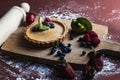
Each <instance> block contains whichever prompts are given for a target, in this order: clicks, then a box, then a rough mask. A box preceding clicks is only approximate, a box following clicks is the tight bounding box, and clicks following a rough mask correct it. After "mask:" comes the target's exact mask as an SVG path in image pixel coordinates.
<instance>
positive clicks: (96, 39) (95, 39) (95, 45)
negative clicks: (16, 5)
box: [91, 37, 100, 47]
mask: <svg viewBox="0 0 120 80" xmlns="http://www.w3.org/2000/svg"><path fill="white" fill-rule="evenodd" d="M99 44H100V39H98V37H94V38H92V42H91V45H92V46H93V47H97V46H98V45H99Z"/></svg>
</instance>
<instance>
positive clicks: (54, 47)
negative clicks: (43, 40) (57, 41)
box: [50, 46, 57, 54]
mask: <svg viewBox="0 0 120 80" xmlns="http://www.w3.org/2000/svg"><path fill="white" fill-rule="evenodd" d="M56 50H57V46H53V47H52V49H51V52H50V54H54V53H55V52H56Z"/></svg>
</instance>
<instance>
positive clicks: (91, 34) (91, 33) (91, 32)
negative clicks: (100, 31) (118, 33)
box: [88, 31, 98, 38]
mask: <svg viewBox="0 0 120 80" xmlns="http://www.w3.org/2000/svg"><path fill="white" fill-rule="evenodd" d="M88 34H89V35H90V37H91V38H93V37H98V35H97V33H95V32H94V31H90V32H89V33H88Z"/></svg>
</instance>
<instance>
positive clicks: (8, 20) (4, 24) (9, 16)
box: [0, 3, 30, 46]
mask: <svg viewBox="0 0 120 80" xmlns="http://www.w3.org/2000/svg"><path fill="white" fill-rule="evenodd" d="M29 11H30V6H29V4H28V3H21V6H20V7H19V6H13V7H12V8H11V9H10V10H9V11H8V12H7V13H6V14H5V15H4V16H3V17H2V18H1V19H0V46H1V45H2V44H3V43H4V42H5V41H6V40H7V38H8V37H9V36H10V35H11V34H12V33H13V32H15V31H16V29H17V28H18V26H19V25H20V23H21V22H22V21H25V19H26V13H27V12H29Z"/></svg>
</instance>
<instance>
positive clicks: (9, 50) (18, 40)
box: [1, 20, 120, 65]
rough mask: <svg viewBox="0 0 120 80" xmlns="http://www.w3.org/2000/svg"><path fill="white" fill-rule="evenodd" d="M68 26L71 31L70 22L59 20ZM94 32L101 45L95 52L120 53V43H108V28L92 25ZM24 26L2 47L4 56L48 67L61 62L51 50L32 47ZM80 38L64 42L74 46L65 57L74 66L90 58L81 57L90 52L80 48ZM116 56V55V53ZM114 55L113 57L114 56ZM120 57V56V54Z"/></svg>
mask: <svg viewBox="0 0 120 80" xmlns="http://www.w3.org/2000/svg"><path fill="white" fill-rule="evenodd" d="M59 21H62V22H64V23H65V24H66V26H67V27H68V28H69V29H70V24H71V21H70V20H59ZM92 25H93V30H94V31H95V32H96V33H97V34H98V36H99V38H100V40H101V43H100V45H99V46H98V47H97V48H96V49H95V50H101V49H110V50H113V51H120V44H119V43H112V42H109V41H107V40H106V39H105V38H106V35H107V33H108V27H107V26H103V25H98V24H94V23H93V24H92ZM25 28H26V27H24V26H21V27H19V28H18V29H17V30H16V32H14V33H13V34H12V35H11V36H10V37H9V38H8V39H7V40H6V42H5V43H4V44H3V45H2V47H1V50H2V51H3V54H7V55H10V56H12V57H20V58H24V56H25V57H27V58H29V59H31V60H32V59H34V61H39V62H41V63H44V64H48V65H51V64H52V65H54V64H57V63H58V62H60V60H59V57H58V56H57V55H56V53H55V54H53V55H50V54H49V53H50V51H51V48H40V47H35V46H31V45H30V44H28V43H27V41H26V40H25V38H24V31H25ZM79 37H80V36H78V37H76V38H75V39H74V40H69V39H66V40H65V41H64V43H65V44H68V43H71V44H72V51H71V53H68V54H67V55H66V57H65V59H66V61H67V62H69V63H71V64H73V65H81V64H86V63H87V62H88V60H89V58H88V57H87V56H86V55H85V56H80V55H81V54H82V51H83V50H85V51H87V52H89V51H90V50H89V49H85V48H82V47H80V46H79V43H78V42H77V40H78V38H79ZM114 54H115V53H114ZM114 54H112V55H114ZM118 55H120V54H118Z"/></svg>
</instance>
